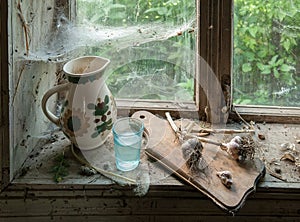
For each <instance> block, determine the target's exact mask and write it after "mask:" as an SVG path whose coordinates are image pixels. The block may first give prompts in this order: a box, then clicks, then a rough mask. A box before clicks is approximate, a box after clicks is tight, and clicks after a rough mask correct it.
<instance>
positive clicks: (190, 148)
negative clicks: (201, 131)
mask: <svg viewBox="0 0 300 222" xmlns="http://www.w3.org/2000/svg"><path fill="white" fill-rule="evenodd" d="M181 149H182V154H183V158H184V159H185V160H186V161H187V162H186V164H187V166H188V167H189V169H190V170H191V171H192V172H196V171H199V170H200V171H202V170H203V169H204V168H205V167H206V162H205V160H204V159H203V157H202V151H203V146H202V143H201V142H200V141H199V140H198V139H197V138H193V139H189V140H187V141H185V142H184V143H183V144H182V146H181Z"/></svg>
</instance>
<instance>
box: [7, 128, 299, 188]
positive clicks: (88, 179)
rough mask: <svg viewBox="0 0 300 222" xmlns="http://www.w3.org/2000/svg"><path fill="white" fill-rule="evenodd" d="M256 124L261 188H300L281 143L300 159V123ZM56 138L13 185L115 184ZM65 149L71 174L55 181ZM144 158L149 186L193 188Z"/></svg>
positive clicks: (296, 171)
mask: <svg viewBox="0 0 300 222" xmlns="http://www.w3.org/2000/svg"><path fill="white" fill-rule="evenodd" d="M235 126H236V125H235ZM257 126H258V128H259V132H260V134H263V135H264V136H265V140H259V144H260V146H259V150H258V152H257V155H258V157H259V158H261V159H262V160H264V162H265V165H266V168H267V174H266V175H265V177H264V178H263V179H262V180H261V182H260V183H259V184H258V189H262V190H264V189H267V190H270V189H280V190H286V191H288V190H293V189H300V168H299V167H298V168H297V166H296V164H295V163H294V162H292V161H291V160H283V159H282V157H283V156H284V154H285V153H286V152H289V150H287V148H283V147H282V144H284V143H290V144H291V145H292V147H291V148H290V149H293V151H294V157H295V161H296V162H299V159H300V144H298V143H297V141H298V140H299V139H300V125H294V124H286V125H282V124H257ZM227 127H228V128H232V125H228V126H227ZM53 138H54V139H53V140H51V142H50V141H49V143H48V144H46V145H45V146H43V147H42V148H41V149H39V150H36V151H35V152H34V153H32V154H31V155H30V156H29V158H28V159H27V161H26V163H25V165H24V169H23V170H22V175H21V176H19V177H18V178H16V179H14V180H13V184H14V185H16V186H18V185H24V184H25V185H27V186H28V185H30V186H35V185H40V186H44V185H49V186H52V185H53V187H55V186H58V187H59V186H64V187H66V186H72V187H73V186H76V185H82V186H88V185H91V186H94V185H96V186H99V187H100V186H101V187H103V186H111V185H113V184H114V182H112V181H111V180H110V179H107V178H106V177H104V176H101V175H99V174H96V175H93V176H83V175H81V174H80V166H81V164H80V163H79V162H78V161H77V160H76V159H75V158H74V156H73V155H72V153H71V152H70V143H69V141H68V139H67V138H66V137H65V136H64V135H63V134H62V132H59V131H58V132H55V133H54V134H53ZM293 144H294V145H293ZM63 151H64V152H65V155H66V158H67V159H68V160H69V164H70V167H69V174H68V175H67V176H66V177H65V178H64V180H63V181H61V182H60V183H59V184H56V183H55V182H54V181H53V174H52V173H51V172H50V170H51V168H52V167H53V157H54V156H56V155H57V154H59V153H62V152H63ZM221 152H222V151H221ZM295 154H297V155H295ZM142 161H143V162H144V163H147V164H148V166H149V169H150V170H151V171H152V174H151V175H152V176H153V177H154V180H153V181H151V183H150V188H151V187H153V188H154V187H156V188H157V189H162V190H163V189H164V187H177V188H182V189H190V188H189V185H187V184H186V183H184V182H182V181H180V180H179V179H177V178H176V177H173V176H172V175H170V173H169V172H167V171H166V170H165V169H164V168H163V167H160V166H158V165H155V166H153V165H152V164H151V161H149V160H148V159H147V156H146V155H145V154H142ZM270 172H272V173H274V172H275V173H276V175H277V176H279V178H281V179H278V178H276V177H274V176H271V175H270ZM272 173H271V174H272ZM151 179H153V178H151ZM54 185H55V186H54Z"/></svg>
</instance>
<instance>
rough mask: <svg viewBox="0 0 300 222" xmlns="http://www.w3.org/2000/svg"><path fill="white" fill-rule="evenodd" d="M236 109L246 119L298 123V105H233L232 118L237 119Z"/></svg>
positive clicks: (299, 114) (299, 117)
mask: <svg viewBox="0 0 300 222" xmlns="http://www.w3.org/2000/svg"><path fill="white" fill-rule="evenodd" d="M235 111H237V112H238V113H239V114H240V115H241V116H243V118H244V119H245V120H247V121H251V120H252V121H257V122H268V123H283V124H286V123H292V124H299V123H300V108H299V107H278V106H249V105H248V106H246V105H243V106H241V105H235V106H234V108H233V111H232V114H231V116H232V118H233V119H236V120H239V118H238V117H237V115H236V113H235Z"/></svg>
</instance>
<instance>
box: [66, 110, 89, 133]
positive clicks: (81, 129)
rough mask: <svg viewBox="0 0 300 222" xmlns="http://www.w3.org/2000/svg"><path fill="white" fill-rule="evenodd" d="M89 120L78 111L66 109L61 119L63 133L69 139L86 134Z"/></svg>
mask: <svg viewBox="0 0 300 222" xmlns="http://www.w3.org/2000/svg"><path fill="white" fill-rule="evenodd" d="M89 120H90V118H89V117H86V116H85V114H84V113H83V112H82V111H81V110H80V109H73V110H70V109H67V110H66V111H65V112H64V115H63V116H62V117H61V122H62V127H63V129H64V132H65V134H66V135H68V136H70V137H75V136H83V135H84V134H86V133H87V132H88V128H89V127H90V124H89V123H88V121H89Z"/></svg>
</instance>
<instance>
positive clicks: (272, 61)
mask: <svg viewBox="0 0 300 222" xmlns="http://www.w3.org/2000/svg"><path fill="white" fill-rule="evenodd" d="M277 58H278V55H275V56H273V57H272V59H271V61H269V64H270V65H271V66H274V65H275V63H276V60H277Z"/></svg>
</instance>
